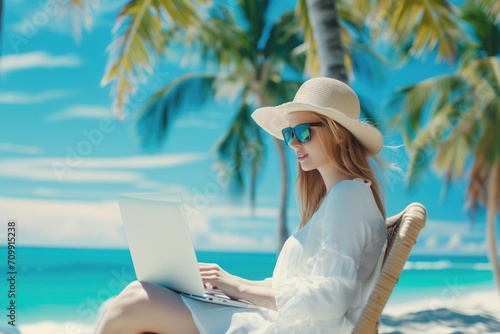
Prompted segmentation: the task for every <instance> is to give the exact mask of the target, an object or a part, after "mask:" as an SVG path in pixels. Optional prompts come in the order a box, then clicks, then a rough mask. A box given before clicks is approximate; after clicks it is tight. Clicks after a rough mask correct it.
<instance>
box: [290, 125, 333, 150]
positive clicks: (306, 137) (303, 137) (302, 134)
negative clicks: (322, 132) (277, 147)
mask: <svg viewBox="0 0 500 334" xmlns="http://www.w3.org/2000/svg"><path fill="white" fill-rule="evenodd" d="M311 126H325V125H324V124H323V123H302V124H299V125H296V126H294V127H293V128H284V129H283V130H281V133H282V134H283V139H284V140H285V143H286V144H287V145H288V146H292V140H293V136H294V135H295V137H297V140H298V141H299V142H301V143H307V142H309V141H311V131H310V130H309V129H310V127H311Z"/></svg>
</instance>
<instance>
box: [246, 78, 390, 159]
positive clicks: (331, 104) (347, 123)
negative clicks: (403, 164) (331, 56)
mask: <svg viewBox="0 0 500 334" xmlns="http://www.w3.org/2000/svg"><path fill="white" fill-rule="evenodd" d="M296 111H314V112H316V113H318V114H321V115H325V116H327V117H330V118H331V119H333V120H334V121H335V122H337V123H338V124H340V125H342V126H343V127H345V128H346V129H347V130H349V131H350V132H351V133H352V134H353V135H354V137H356V138H357V139H358V140H359V142H360V143H361V144H362V145H363V146H364V147H365V148H366V149H367V150H368V151H369V152H370V153H371V154H373V155H376V154H377V153H378V152H380V150H381V149H382V145H383V138H382V134H381V133H380V131H379V130H378V129H377V128H376V127H374V126H372V125H370V124H367V123H363V122H361V121H360V120H359V114H360V105H359V99H358V97H357V95H356V93H354V91H353V90H352V89H351V87H349V86H348V85H346V84H345V83H343V82H342V81H339V80H335V79H332V78H321V77H320V78H312V79H309V80H307V81H306V82H304V83H303V84H302V86H300V88H299V90H298V91H297V93H296V94H295V98H294V99H293V101H292V102H287V103H283V104H281V105H279V106H276V107H264V108H259V109H257V110H255V111H254V112H253V113H252V118H253V119H254V120H255V122H257V124H258V125H259V126H260V127H262V128H263V129H264V130H266V131H267V132H269V133H270V134H271V135H273V136H274V137H276V138H278V139H281V140H283V134H282V133H281V130H282V129H284V128H286V127H288V126H289V124H288V114H290V113H292V112H296Z"/></svg>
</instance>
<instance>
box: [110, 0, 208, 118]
mask: <svg viewBox="0 0 500 334" xmlns="http://www.w3.org/2000/svg"><path fill="white" fill-rule="evenodd" d="M165 17H167V18H170V19H167V20H165ZM197 22H199V17H198V13H197V12H196V6H195V4H194V3H193V1H183V2H179V3H177V2H175V1H153V0H142V1H137V0H131V1H129V2H128V3H127V4H126V5H124V6H123V8H122V10H121V13H120V15H119V17H118V19H117V22H116V24H115V27H114V28H113V33H114V35H115V39H114V41H113V42H112V43H111V44H110V45H109V47H108V51H109V53H110V60H109V61H108V66H107V69H106V74H105V75H104V77H103V79H102V81H101V85H106V84H108V83H109V82H110V81H115V86H114V90H115V95H116V97H115V101H116V103H115V110H116V112H117V114H118V115H119V116H123V108H124V105H125V103H126V102H127V97H128V96H129V95H130V94H133V93H134V91H135V88H136V87H137V85H138V80H139V79H142V78H144V74H145V72H148V73H151V72H152V67H153V64H154V62H155V59H156V58H158V57H159V56H160V55H161V54H162V53H163V51H164V49H165V45H166V43H167V41H168V39H169V37H170V34H169V33H168V32H172V31H175V30H176V29H177V28H178V27H185V26H188V25H192V24H196V23H197Z"/></svg>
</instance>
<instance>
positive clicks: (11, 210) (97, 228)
mask: <svg viewBox="0 0 500 334" xmlns="http://www.w3.org/2000/svg"><path fill="white" fill-rule="evenodd" d="M228 209H229V207H226V206H215V207H213V210H207V213H206V214H203V215H197V216H193V217H191V218H190V220H189V225H190V229H191V233H192V236H193V243H194V245H195V247H196V248H198V249H205V250H210V249H211V250H239V251H269V252H273V251H274V250H275V237H274V235H272V234H270V233H269V231H267V230H259V228H255V233H254V234H252V235H249V234H248V233H247V232H246V231H241V230H238V229H237V228H232V229H219V228H215V227H214V225H213V224H211V223H210V222H212V221H214V220H217V218H218V216H217V215H212V214H213V213H220V212H226V211H227V210H228ZM232 209H234V210H232V211H233V212H236V213H239V214H238V216H236V217H234V218H235V219H237V218H238V217H239V216H242V215H244V212H242V210H241V209H242V208H241V207H234V208H232ZM257 211H259V212H264V213H265V212H267V209H265V208H264V209H263V210H257ZM0 220H1V221H8V220H15V221H17V228H18V234H19V235H20V236H22V238H20V239H19V244H22V245H38V246H52V247H98V248H126V247H127V243H126V237H125V231H124V229H123V225H122V221H121V216H120V212H119V208H118V204H117V203H116V201H89V202H86V201H67V200H49V199H43V200H34V199H21V198H9V197H0ZM1 233H2V232H1V231H0V243H1V242H2V241H1V240H2V239H3V238H4V235H2V234H1Z"/></svg>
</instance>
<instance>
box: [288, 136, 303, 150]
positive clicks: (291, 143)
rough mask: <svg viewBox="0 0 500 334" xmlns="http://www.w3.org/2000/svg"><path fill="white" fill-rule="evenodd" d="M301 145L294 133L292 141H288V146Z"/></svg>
mask: <svg viewBox="0 0 500 334" xmlns="http://www.w3.org/2000/svg"><path fill="white" fill-rule="evenodd" d="M300 145H302V143H301V142H300V141H299V140H298V139H297V137H296V136H295V135H294V136H293V138H292V141H291V142H290V147H294V148H295V147H298V146H300Z"/></svg>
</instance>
